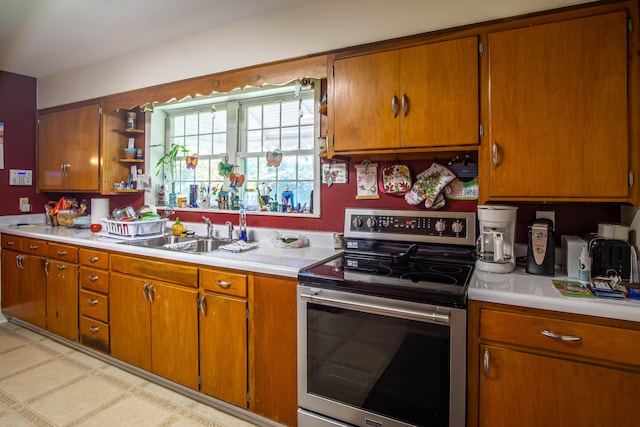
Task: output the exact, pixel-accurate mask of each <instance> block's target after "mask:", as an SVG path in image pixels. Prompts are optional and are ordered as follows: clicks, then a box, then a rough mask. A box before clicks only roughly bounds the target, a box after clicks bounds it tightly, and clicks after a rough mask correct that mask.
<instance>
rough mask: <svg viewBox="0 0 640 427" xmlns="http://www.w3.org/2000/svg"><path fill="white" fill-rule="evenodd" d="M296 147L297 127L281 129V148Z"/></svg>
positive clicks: (294, 148) (295, 148)
mask: <svg viewBox="0 0 640 427" xmlns="http://www.w3.org/2000/svg"><path fill="white" fill-rule="evenodd" d="M297 149H298V128H297V127H295V128H283V129H282V150H297Z"/></svg>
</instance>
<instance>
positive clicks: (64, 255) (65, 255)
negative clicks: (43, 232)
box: [47, 243, 78, 263]
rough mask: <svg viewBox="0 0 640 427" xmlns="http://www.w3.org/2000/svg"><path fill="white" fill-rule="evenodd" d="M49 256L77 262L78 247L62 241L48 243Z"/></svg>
mask: <svg viewBox="0 0 640 427" xmlns="http://www.w3.org/2000/svg"><path fill="white" fill-rule="evenodd" d="M47 256H48V257H49V258H54V259H59V260H62V261H67V262H72V263H77V262H78V248H77V247H75V246H70V245H61V244H60V243H49V244H48V245H47Z"/></svg>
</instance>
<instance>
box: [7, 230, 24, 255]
mask: <svg viewBox="0 0 640 427" xmlns="http://www.w3.org/2000/svg"><path fill="white" fill-rule="evenodd" d="M21 242H22V238H21V237H18V236H13V235H11V234H3V235H2V249H12V250H14V251H18V252H19V251H20V244H21Z"/></svg>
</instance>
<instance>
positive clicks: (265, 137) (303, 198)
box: [151, 85, 320, 215]
mask: <svg viewBox="0 0 640 427" xmlns="http://www.w3.org/2000/svg"><path fill="white" fill-rule="evenodd" d="M316 92H317V91H316V90H314V88H313V85H312V86H310V87H308V88H300V86H299V85H296V86H288V87H284V88H283V87H280V88H271V89H262V90H253V91H250V92H248V93H247V92H241V93H238V94H235V93H234V94H227V95H224V96H217V97H212V98H207V99H200V100H198V101H192V102H190V103H189V104H185V103H174V104H170V105H166V106H162V107H156V108H155V109H154V112H153V114H152V132H151V133H152V138H153V135H155V134H154V129H160V126H159V125H158V124H157V123H158V122H159V121H162V122H163V123H164V131H163V132H162V133H163V135H164V141H162V142H154V143H152V146H153V145H161V146H163V147H164V150H165V151H164V152H163V153H159V154H157V155H156V156H155V157H156V159H155V161H157V159H158V158H159V157H160V156H162V155H163V154H164V153H166V152H168V151H169V150H171V148H172V147H173V146H175V145H177V146H179V147H180V149H179V150H178V155H177V157H176V162H175V166H174V167H173V168H171V167H166V166H165V169H164V170H163V171H162V172H161V175H159V176H160V177H164V181H165V182H166V184H165V186H166V191H167V193H169V192H171V189H172V188H175V193H176V194H177V195H178V196H182V197H186V199H187V204H189V203H190V202H191V201H192V198H190V194H191V192H192V191H194V190H195V191H196V192H197V194H198V195H204V194H207V193H208V192H211V193H214V196H213V197H212V198H211V199H212V201H211V208H212V209H239V208H245V209H247V210H248V211H261V212H280V213H282V212H297V213H307V214H316V215H317V214H318V213H319V212H318V209H317V206H318V200H319V197H318V188H319V185H320V178H319V174H320V167H319V160H318V156H317V151H316V148H315V141H316V139H317V138H316V137H317V135H318V133H319V124H318V120H317V119H316V110H317V109H316V108H315V106H316V105H317V102H318V95H317V93H316ZM153 157H154V156H153V154H152V162H153V161H154V159H153ZM196 158H197V161H196ZM154 164H155V163H154ZM233 178H235V181H234V179H233ZM234 184H235V185H234ZM314 194H315V197H314ZM224 196H226V199H225V197H224ZM219 201H220V204H219V203H218V202H219ZM224 202H226V204H225V203H224ZM167 203H169V197H168V196H167ZM205 205H206V204H205ZM314 206H315V207H316V208H315V209H314ZM190 207H191V208H194V207H196V206H190ZM197 207H200V208H202V209H206V208H207V206H197ZM178 208H180V206H178Z"/></svg>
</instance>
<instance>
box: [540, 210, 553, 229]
mask: <svg viewBox="0 0 640 427" xmlns="http://www.w3.org/2000/svg"><path fill="white" fill-rule="evenodd" d="M538 218H547V219H550V220H551V222H553V227H554V228H555V225H556V211H536V219H538Z"/></svg>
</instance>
